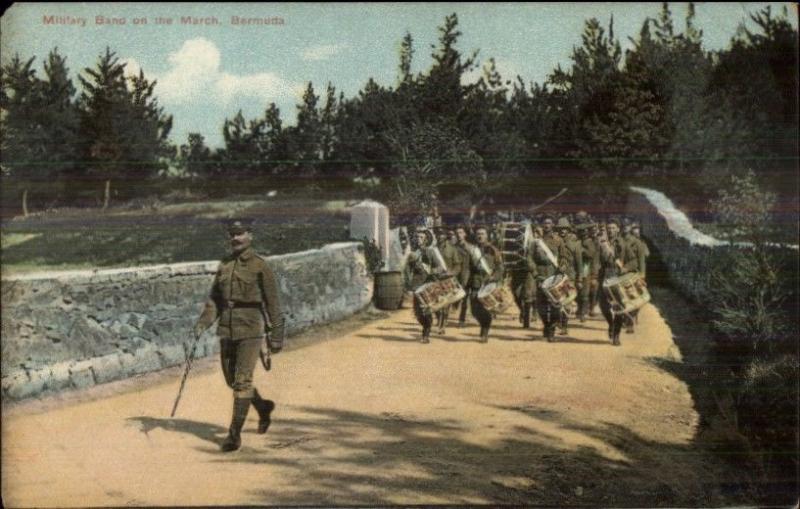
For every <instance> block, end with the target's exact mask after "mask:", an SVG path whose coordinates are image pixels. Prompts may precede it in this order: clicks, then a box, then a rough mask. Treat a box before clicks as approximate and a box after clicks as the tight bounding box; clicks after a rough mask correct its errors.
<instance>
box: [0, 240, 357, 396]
mask: <svg viewBox="0 0 800 509" xmlns="http://www.w3.org/2000/svg"><path fill="white" fill-rule="evenodd" d="M360 247H361V246H360V243H357V242H346V243H338V244H330V245H327V246H325V247H323V248H322V249H316V250H311V251H304V252H301V253H293V254H288V255H281V256H271V257H269V258H268V260H269V262H270V263H271V264H272V267H273V268H274V270H275V273H276V276H277V277H278V280H279V284H280V294H281V304H282V307H283V310H284V313H285V315H286V319H287V334H288V335H291V334H294V333H297V332H298V331H300V330H302V329H304V328H306V327H308V326H310V325H312V324H315V323H325V322H329V321H334V320H337V319H341V318H344V317H346V316H349V315H351V314H353V313H354V312H356V311H358V310H360V309H362V308H364V307H365V306H367V305H368V304H369V302H370V300H371V298H372V280H371V279H370V278H369V276H368V275H367V272H366V264H365V260H364V254H363V252H362V251H361V249H360ZM216 268H217V262H198V263H180V264H172V265H159V266H151V267H141V268H135V269H133V268H132V269H114V270H100V271H67V272H53V273H38V274H34V275H22V276H16V277H9V278H4V279H3V281H2V334H3V336H2V394H3V398H4V399H6V398H8V399H12V400H15V399H22V398H27V397H31V396H35V395H37V394H40V393H42V392H47V391H60V390H64V389H69V388H82V387H87V386H90V385H94V384H99V383H104V382H108V381H111V380H116V379H121V378H125V377H129V376H132V375H136V374H139V373H145V372H149V371H155V370H158V369H162V368H166V367H170V366H175V365H178V364H182V363H183V362H184V360H185V356H186V351H185V347H186V346H187V345H190V344H191V343H190V339H191V334H192V333H191V331H192V327H193V325H194V323H195V321H196V319H197V317H198V316H199V313H200V310H201V309H202V306H203V302H204V301H205V298H206V296H207V294H208V290H209V288H210V285H211V281H212V279H213V275H214V273H215V272H216ZM291 343H292V340H291V338H289V339H287V347H291ZM218 349H219V344H218V341H217V338H216V336H215V335H214V334H213V333H212V331H209V332H207V333H206V334H204V335H203V337H202V338H201V341H200V343H199V345H198V348H197V351H196V356H197V357H198V358H199V357H203V356H207V355H212V354H214V353H216V352H217V351H218Z"/></svg>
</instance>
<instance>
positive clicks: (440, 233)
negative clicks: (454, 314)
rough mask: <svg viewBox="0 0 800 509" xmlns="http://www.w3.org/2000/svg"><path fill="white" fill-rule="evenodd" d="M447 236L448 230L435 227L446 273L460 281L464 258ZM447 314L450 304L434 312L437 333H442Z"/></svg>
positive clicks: (448, 314)
mask: <svg viewBox="0 0 800 509" xmlns="http://www.w3.org/2000/svg"><path fill="white" fill-rule="evenodd" d="M453 236H454V237H455V232H453ZM448 237H449V235H448V231H447V230H446V229H445V228H439V229H437V230H436V247H437V248H439V253H441V255H442V259H443V260H444V264H445V267H446V268H447V272H446V274H447V275H448V276H454V277H455V278H456V280H457V281H459V283H460V279H459V276H461V274H462V273H463V272H464V260H463V258H462V257H461V253H460V252H459V251H458V249H457V248H456V247H455V246H454V245H453V244H452V243H451V242H450V241H449V240H448ZM449 316H450V306H445V307H443V308H442V309H440V310H439V311H437V312H436V326H437V332H438V333H439V334H444V332H445V328H446V327H447V320H448V318H449Z"/></svg>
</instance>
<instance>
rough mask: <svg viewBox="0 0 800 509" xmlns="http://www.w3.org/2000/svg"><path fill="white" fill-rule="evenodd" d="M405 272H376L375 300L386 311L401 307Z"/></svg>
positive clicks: (376, 304) (379, 307) (378, 306)
mask: <svg viewBox="0 0 800 509" xmlns="http://www.w3.org/2000/svg"><path fill="white" fill-rule="evenodd" d="M404 291H405V289H404V288H403V273H402V272H400V271H391V272H376V273H375V291H374V293H373V297H372V299H373V302H374V303H375V307H376V308H378V309H382V310H384V311H393V310H395V309H400V305H401V304H402V303H403V292H404Z"/></svg>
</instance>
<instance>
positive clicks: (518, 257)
mask: <svg viewBox="0 0 800 509" xmlns="http://www.w3.org/2000/svg"><path fill="white" fill-rule="evenodd" d="M498 240H499V244H500V250H501V251H502V253H503V266H504V267H505V269H506V270H514V269H518V268H520V266H522V265H523V264H524V263H525V257H526V256H527V254H528V249H529V247H530V245H531V242H532V241H533V230H532V229H531V225H530V224H529V223H502V224H501V225H500V238H499V239H498Z"/></svg>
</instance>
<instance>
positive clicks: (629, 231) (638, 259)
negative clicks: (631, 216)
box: [623, 222, 650, 334]
mask: <svg viewBox="0 0 800 509" xmlns="http://www.w3.org/2000/svg"><path fill="white" fill-rule="evenodd" d="M634 226H635V227H637V229H638V226H639V225H638V224H636V223H634V222H629V223H628V224H626V225H625V227H624V230H623V240H624V241H625V242H626V243H627V244H628V246H629V249H630V250H629V258H628V259H627V260H625V265H626V267H627V268H628V270H629V271H630V272H639V273H641V274H642V277H644V275H645V271H646V267H645V265H646V263H647V256H648V255H649V254H650V250H649V249H648V248H647V245H646V244H645V243H644V241H643V240H642V239H641V238H639V237H637V236H636V235H634V233H633V229H634ZM638 318H639V310H638V309H637V310H635V311H631V313H630V316H626V317H625V332H626V333H628V334H631V333H633V332H634V323H636V322H637V321H638Z"/></svg>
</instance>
